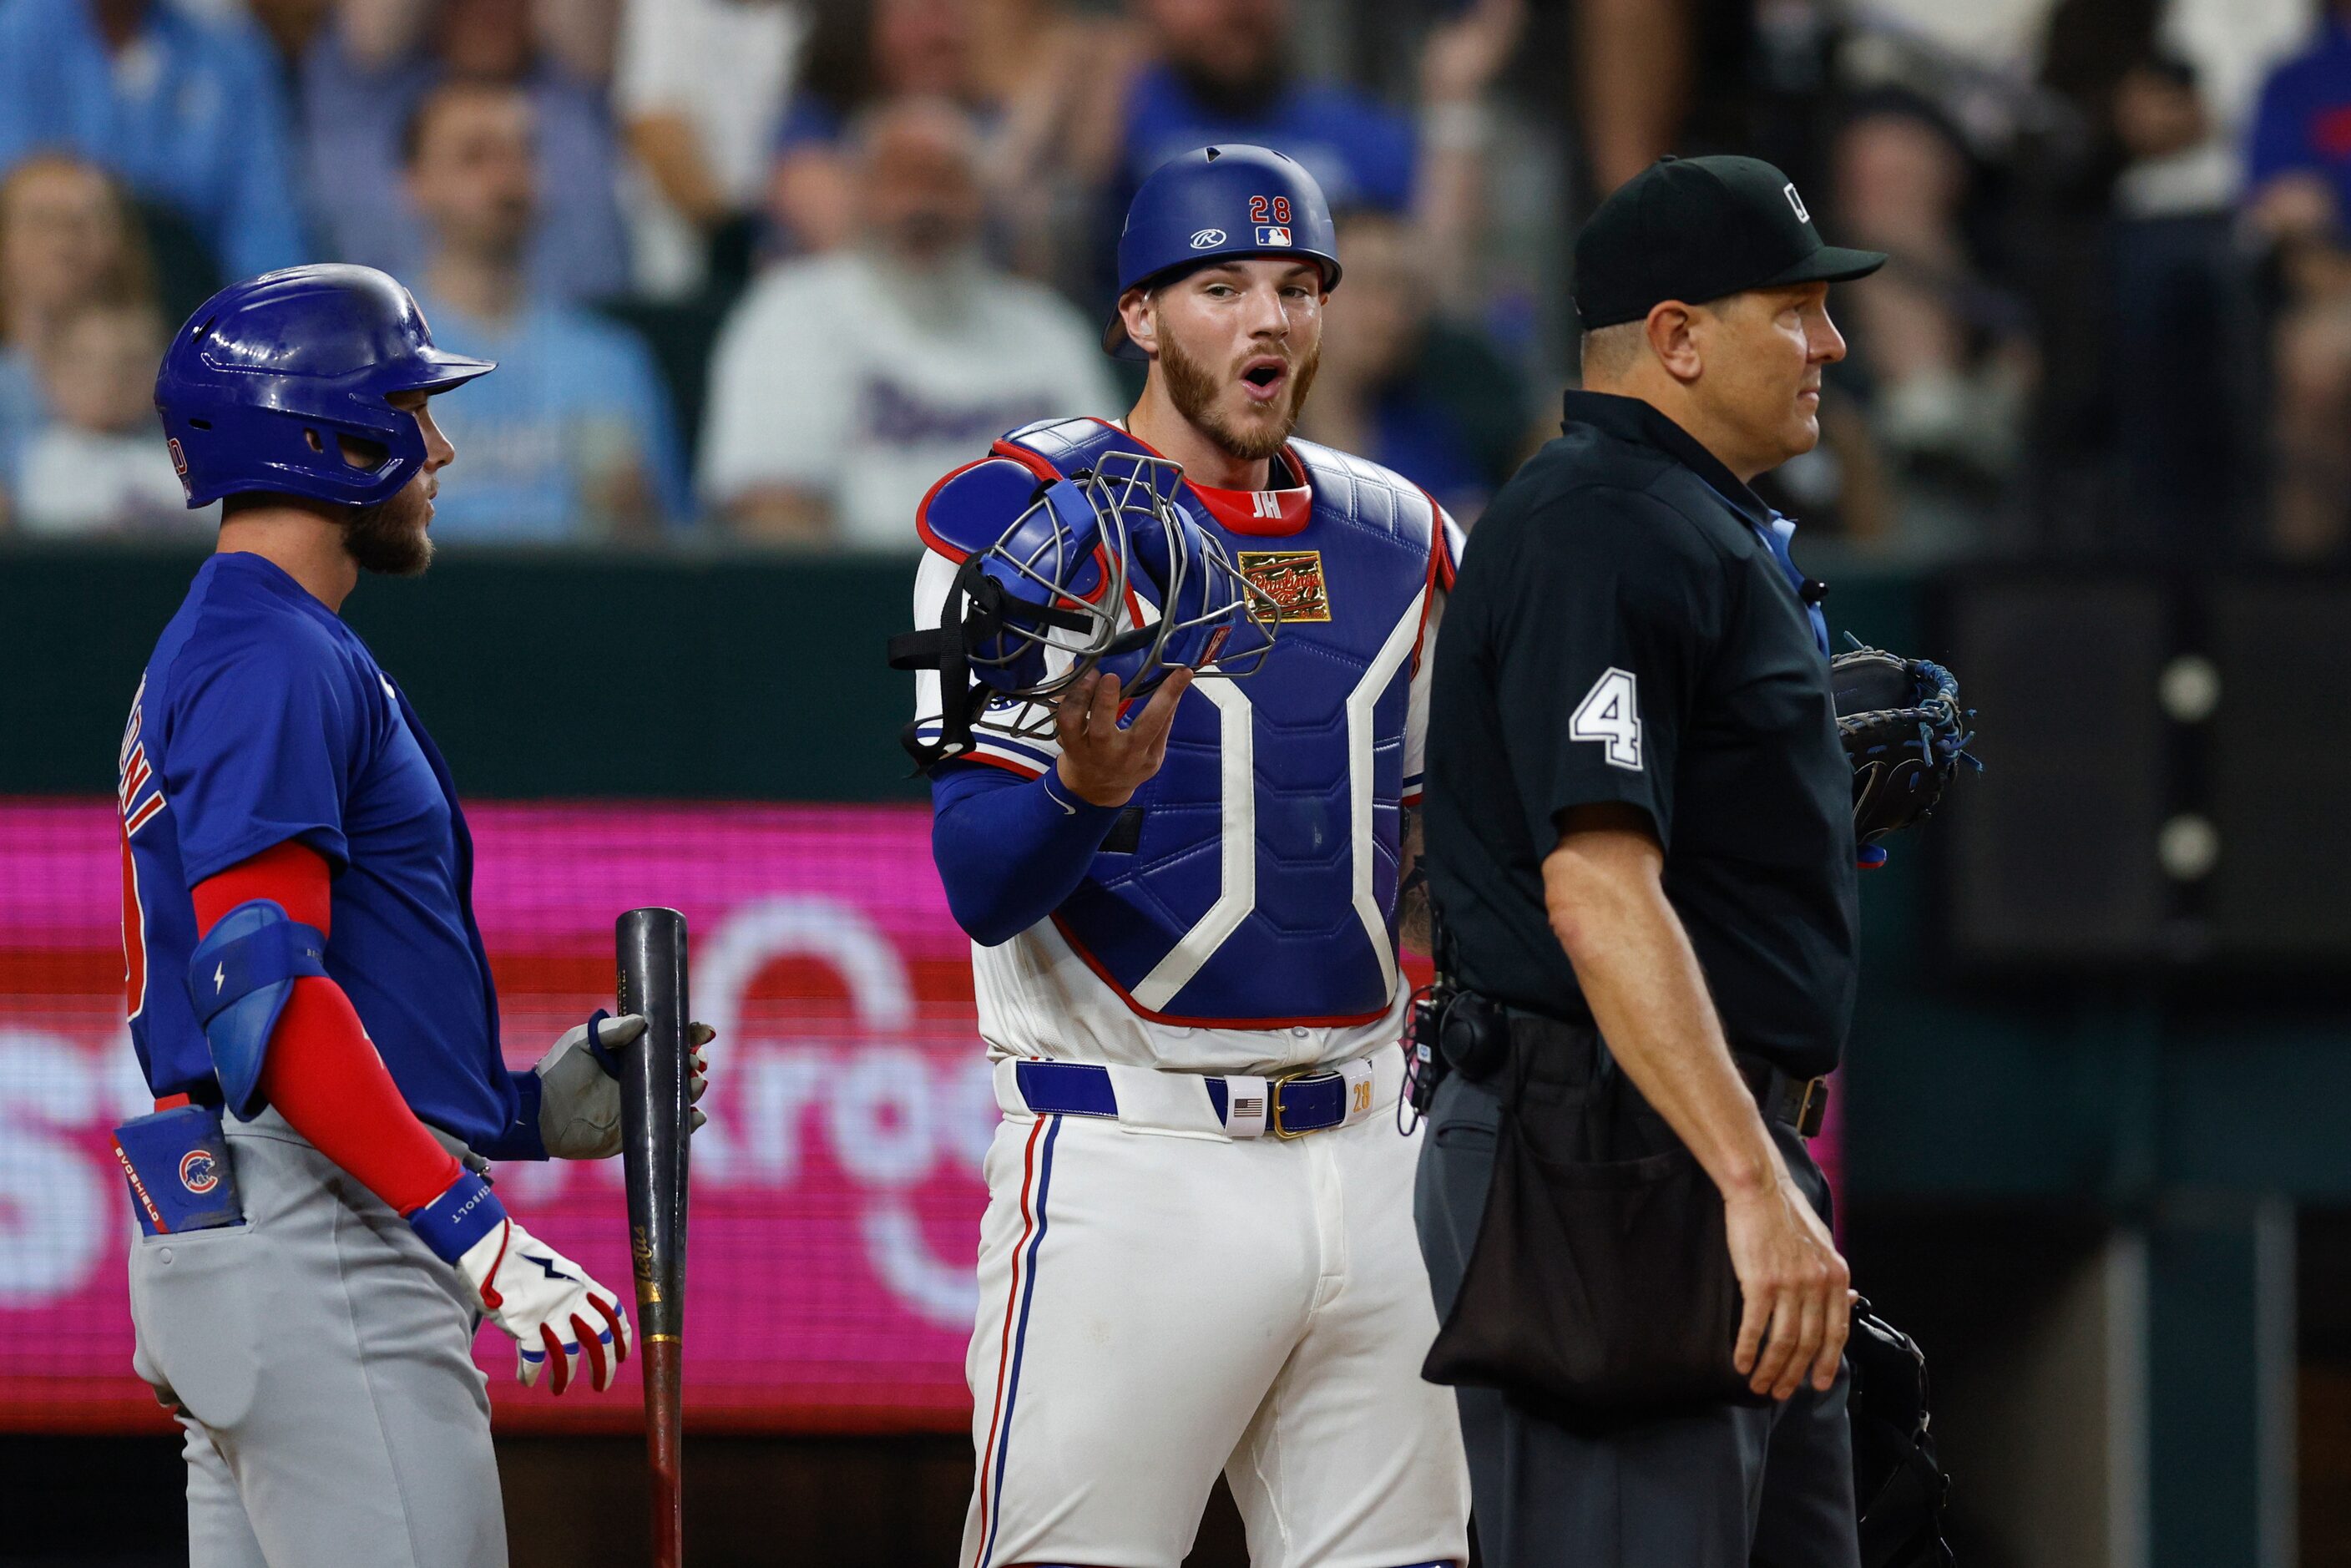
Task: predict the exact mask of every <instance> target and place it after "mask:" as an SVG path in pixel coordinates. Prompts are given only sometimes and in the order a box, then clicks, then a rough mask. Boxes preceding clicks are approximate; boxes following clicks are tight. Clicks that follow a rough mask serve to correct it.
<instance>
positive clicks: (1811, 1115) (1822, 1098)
mask: <svg viewBox="0 0 2351 1568" xmlns="http://www.w3.org/2000/svg"><path fill="white" fill-rule="evenodd" d="M1828 1111H1829V1081H1828V1080H1827V1078H1825V1077H1822V1078H1807V1079H1805V1080H1804V1097H1803V1098H1802V1100H1799V1101H1798V1102H1797V1103H1796V1135H1797V1136H1798V1137H1800V1138H1813V1137H1818V1136H1819V1135H1820V1131H1821V1124H1822V1123H1823V1121H1825V1120H1827V1119H1828Z"/></svg>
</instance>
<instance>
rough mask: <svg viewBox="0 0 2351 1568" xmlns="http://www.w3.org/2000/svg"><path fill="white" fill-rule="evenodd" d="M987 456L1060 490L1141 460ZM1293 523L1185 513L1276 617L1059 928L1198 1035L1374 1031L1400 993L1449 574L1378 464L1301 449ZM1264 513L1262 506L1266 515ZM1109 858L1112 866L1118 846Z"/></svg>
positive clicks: (1091, 434)
mask: <svg viewBox="0 0 2351 1568" xmlns="http://www.w3.org/2000/svg"><path fill="white" fill-rule="evenodd" d="M997 449H998V452H999V453H1000V454H1003V455H1008V456H1010V457H1013V458H1014V459H1015V460H1016V461H1019V462H1020V463H1022V464H1023V465H1026V466H1028V467H1029V468H1031V469H1032V470H1034V471H1035V472H1037V473H1038V474H1039V475H1040V476H1046V475H1049V474H1071V473H1075V472H1077V471H1079V470H1080V469H1081V468H1084V467H1087V466H1089V465H1093V464H1096V463H1098V462H1099V461H1100V459H1101V456H1102V454H1104V453H1106V452H1113V451H1136V450H1146V451H1147V449H1146V448H1143V447H1142V445H1141V444H1140V443H1139V442H1137V441H1136V440H1135V439H1134V437H1133V436H1131V435H1129V434H1127V433H1126V432H1124V431H1123V430H1120V429H1118V428H1116V427H1115V426H1113V425H1109V424H1105V423H1102V422H1101V421H1098V420H1087V419H1081V420H1065V421H1057V422H1049V423H1040V424H1033V425H1029V426H1027V427H1024V428H1023V429H1020V430H1018V431H1015V432H1013V433H1012V434H1011V435H1009V436H1008V437H1007V438H1006V439H1005V440H1004V441H1002V442H999V443H998V448H997ZM1285 461H1288V462H1290V463H1292V464H1294V465H1295V466H1296V468H1297V469H1298V470H1299V471H1300V477H1301V478H1302V479H1303V480H1304V482H1305V484H1304V487H1305V488H1306V489H1307V490H1308V491H1309V492H1310V493H1311V504H1310V505H1309V506H1308V507H1305V508H1304V509H1303V510H1302V511H1301V512H1296V513H1295V514H1294V515H1284V516H1281V517H1268V518H1264V519H1261V520H1259V519H1250V518H1246V517H1242V518H1234V517H1231V516H1230V509H1229V508H1228V509H1227V513H1226V515H1225V516H1221V517H1220V516H1219V515H1218V513H1217V511H1216V510H1215V509H1213V508H1211V507H1210V506H1209V505H1208V504H1207V501H1206V500H1205V499H1204V498H1203V497H1201V496H1200V495H1199V493H1198V492H1196V490H1194V489H1193V488H1192V487H1191V486H1188V485H1186V486H1181V487H1180V490H1179V495H1178V497H1177V498H1178V501H1179V504H1180V505H1181V506H1182V507H1183V508H1184V509H1185V511H1186V514H1187V515H1188V516H1189V517H1191V518H1192V519H1193V520H1194V521H1195V522H1196V523H1197V524H1198V525H1199V526H1200V527H1201V528H1203V529H1204V530H1207V531H1208V532H1209V533H1211V534H1212V535H1213V536H1214V537H1215V538H1217V540H1218V541H1219V542H1220V543H1221V544H1222V545H1223V547H1224V548H1225V549H1226V550H1227V551H1228V553H1229V554H1230V556H1231V558H1232V559H1233V560H1234V562H1235V563H1236V564H1237V565H1238V568H1239V570H1240V571H1241V573H1242V575H1243V576H1244V577H1246V578H1248V579H1249V580H1250V581H1251V582H1252V583H1253V584H1255V585H1257V586H1259V587H1260V588H1262V589H1264V590H1265V591H1268V592H1269V593H1270V594H1271V595H1272V596H1273V597H1274V599H1275V600H1276V601H1279V602H1280V606H1281V611H1282V619H1281V628H1280V636H1279V637H1277V638H1275V639H1274V642H1273V646H1272V649H1271V652H1270V653H1268V654H1267V656H1266V659H1265V663H1264V667H1263V669H1262V670H1261V671H1260V672H1259V674H1258V675H1257V676H1256V677H1255V678H1253V679H1250V680H1248V681H1239V682H1233V681H1217V682H1203V683H1201V684H1200V685H1196V686H1195V687H1194V688H1193V689H1192V690H1191V692H1189V693H1188V694H1186V697H1185V700H1184V703H1183V705H1182V706H1181V707H1179V708H1178V709H1177V710H1176V714H1175V726H1174V729H1173V731H1172V732H1171V737H1170V741H1169V745H1168V749H1167V758H1166V761H1165V764H1163V766H1162V767H1161V768H1160V770H1159V772H1158V774H1157V775H1156V776H1155V778H1153V779H1151V780H1150V781H1149V782H1148V783H1146V784H1144V786H1143V788H1142V789H1139V790H1138V791H1136V793H1135V796H1134V801H1133V802H1132V805H1131V807H1130V812H1131V820H1132V821H1133V822H1134V831H1133V832H1131V833H1129V832H1125V831H1121V832H1117V833H1113V835H1112V837H1111V839H1110V840H1109V841H1108V842H1107V843H1106V845H1105V847H1104V850H1103V852H1102V853H1100V854H1098V855H1096V856H1095V858H1094V862H1093V864H1092V868H1091V869H1090V871H1089V873H1088V874H1087V877H1086V879H1085V881H1083V882H1082V883H1080V884H1079V887H1078V889H1077V891H1076V893H1074V894H1071V897H1070V898H1069V899H1068V900H1067V901H1065V902H1064V903H1063V904H1062V905H1061V908H1060V909H1058V910H1057V911H1055V913H1054V915H1053V924H1054V925H1055V927H1056V929H1057V930H1058V931H1059V932H1060V934H1061V936H1062V937H1063V938H1064V939H1065V940H1066V941H1067V942H1068V943H1069V945H1070V946H1071V948H1072V949H1073V950H1074V951H1075V952H1076V953H1077V955H1078V956H1080V957H1081V959H1083V960H1084V962H1085V963H1086V964H1087V966H1088V967H1090V968H1092V970H1093V972H1094V973H1095V975H1096V976H1098V977H1100V978H1102V980H1103V981H1104V982H1105V983H1106V984H1108V985H1109V986H1110V987H1111V988H1113V990H1114V991H1115V992H1116V993H1117V994H1118V995H1119V996H1120V998H1122V999H1123V1000H1124V1001H1125V1002H1126V1004H1127V1005H1128V1006H1129V1007H1131V1008H1133V1009H1134V1010H1135V1011H1137V1012H1139V1013H1141V1014H1143V1015H1144V1016H1145V1017H1147V1018H1151V1019H1155V1020H1158V1021H1163V1022H1167V1023H1173V1024H1177V1025H1187V1026H1196V1027H1204V1028H1235V1029H1267V1028H1274V1027H1278V1026H1283V1025H1297V1026H1342V1025H1352V1024H1360V1023H1368V1022H1371V1021H1373V1020H1374V1019H1378V1018H1379V1017H1381V1016H1382V1015H1383V1014H1384V1012H1386V1010H1387V1009H1388V1008H1389V1006H1390V1005H1391V1003H1392V1002H1393V1000H1394V998H1395V989H1396V961H1395V925H1394V919H1395V897H1396V870H1397V864H1398V860H1399V843H1400V836H1401V827H1402V805H1403V798H1404V789H1405V718H1406V712H1407V707H1408V704H1409V697H1410V687H1411V683H1412V677H1413V674H1414V670H1415V668H1416V660H1417V656H1418V653H1419V651H1420V644H1421V641H1422V637H1423V634H1424V632H1425V631H1426V618H1427V612H1428V608H1429V603H1430V600H1431V595H1432V592H1433V591H1434V590H1435V589H1436V588H1437V586H1438V585H1439V584H1441V583H1442V582H1443V581H1444V580H1446V577H1447V573H1449V571H1450V555H1449V552H1448V550H1447V546H1446V544H1445V542H1444V537H1443V532H1442V523H1441V520H1440V517H1439V514H1438V512H1437V507H1436V505H1435V503H1434V502H1432V501H1430V500H1429V498H1428V497H1427V496H1426V494H1424V493H1423V492H1421V491H1420V490H1419V489H1417V488H1416V487H1415V486H1412V485H1410V484H1409V483H1407V482H1406V481H1405V480H1404V479H1402V478H1401V477H1399V476H1396V475H1395V474H1392V473H1390V472H1389V471H1388V470H1386V469H1384V468H1381V467H1379V466H1378V465H1374V464H1371V463H1365V462H1363V461H1361V460H1360V459H1356V458H1353V457H1348V456H1346V455H1343V454H1340V453H1337V452H1332V451H1330V450H1329V449H1327V448H1323V447H1320V446H1315V445H1313V444H1310V443H1306V442H1302V441H1301V442H1292V443H1291V444H1290V448H1289V454H1288V457H1287V458H1286V459H1285ZM1269 509H1272V508H1269ZM1113 846H1115V847H1113Z"/></svg>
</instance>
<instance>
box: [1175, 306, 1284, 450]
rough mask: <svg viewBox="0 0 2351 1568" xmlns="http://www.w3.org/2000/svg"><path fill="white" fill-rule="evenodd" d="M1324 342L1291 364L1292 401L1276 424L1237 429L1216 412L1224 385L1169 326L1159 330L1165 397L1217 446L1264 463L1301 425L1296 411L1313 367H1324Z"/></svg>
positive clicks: (1177, 411) (1219, 448)
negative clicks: (1182, 343)
mask: <svg viewBox="0 0 2351 1568" xmlns="http://www.w3.org/2000/svg"><path fill="white" fill-rule="evenodd" d="M1321 368H1322V345H1321V344H1320V343H1317V344H1316V345H1315V346H1314V347H1313V349H1312V350H1310V351H1309V352H1308V353H1307V356H1306V357H1305V358H1304V359H1302V360H1298V361H1292V362H1291V364H1290V385H1289V387H1288V389H1287V390H1288V392H1289V393H1290V406H1289V407H1288V408H1286V409H1284V410H1283V411H1282V413H1281V417H1280V420H1279V422H1277V423H1275V424H1272V425H1268V426H1265V427H1263V428H1260V429H1257V430H1247V431H1245V430H1237V429H1235V428H1234V427H1233V424H1232V422H1231V421H1230V420H1228V419H1226V418H1225V417H1224V416H1223V415H1222V414H1220V413H1217V393H1218V392H1222V391H1223V390H1224V384H1223V383H1222V382H1219V381H1217V377H1216V375H1215V373H1214V372H1212V371H1210V370H1209V369H1208V367H1207V365H1205V364H1202V363H1201V362H1200V361H1197V360H1196V359H1194V358H1192V357H1191V356H1190V355H1189V354H1187V353H1186V352H1185V351H1184V350H1183V349H1182V348H1181V347H1180V346H1179V345H1178V344H1177V343H1176V341H1175V336H1174V335H1173V334H1172V333H1170V332H1168V331H1167V330H1166V329H1165V327H1163V328H1162V329H1160V333H1159V369H1160V371H1162V372H1163V373H1164V374H1165V376H1166V378H1167V398H1168V401H1169V402H1173V403H1174V404H1175V412H1176V413H1180V414H1182V415H1183V416H1184V417H1185V418H1186V420H1188V421H1190V422H1191V423H1192V425H1193V427H1194V428H1195V429H1196V430H1198V431H1199V432H1200V434H1203V435H1206V436H1207V438H1208V439H1209V440H1210V441H1212V442H1214V443H1215V444H1216V445H1217V450H1218V451H1220V452H1222V453H1224V454H1226V455H1228V456H1231V457H1237V458H1238V459H1240V460H1241V461H1242V462H1244V463H1261V462H1263V461H1264V460H1265V459H1267V458H1269V457H1271V456H1272V455H1274V454H1275V453H1277V452H1280V450H1281V448H1282V444H1283V443H1285V442H1287V441H1288V440H1289V439H1290V432H1291V431H1293V430H1296V429H1297V428H1298V415H1299V413H1300V411H1301V410H1303V409H1304V408H1305V407H1306V392H1307V389H1308V388H1310V387H1311V386H1312V385H1313V384H1314V372H1315V371H1317V370H1319V369H1321Z"/></svg>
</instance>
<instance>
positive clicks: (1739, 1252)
mask: <svg viewBox="0 0 2351 1568" xmlns="http://www.w3.org/2000/svg"><path fill="white" fill-rule="evenodd" d="M1773 1163H1774V1165H1775V1166H1778V1165H1779V1162H1778V1161H1776V1160H1775V1161H1774V1162H1773ZM1723 1215H1724V1218H1725V1219H1726V1220H1727V1221H1728V1228H1729V1237H1730V1264H1731V1267H1732V1268H1733V1269H1734V1270H1737V1272H1738V1274H1739V1288H1740V1291H1741V1292H1743V1293H1744V1294H1745V1296H1746V1298H1747V1307H1746V1313H1745V1315H1744V1316H1743V1317H1741V1318H1740V1323H1739V1344H1738V1348H1737V1349H1736V1351H1735V1352H1734V1353H1733V1354H1732V1357H1731V1360H1732V1362H1733V1364H1736V1365H1737V1366H1738V1368H1739V1370H1740V1372H1741V1373H1742V1374H1745V1375H1747V1386H1748V1387H1750V1388H1751V1389H1753V1390H1754V1391H1755V1392H1756V1393H1758V1394H1769V1395H1770V1396H1771V1397H1772V1398H1774V1399H1785V1398H1787V1397H1788V1396H1790V1395H1792V1394H1793V1393H1795V1391H1796V1390H1797V1389H1798V1388H1799V1387H1801V1386H1802V1385H1803V1383H1804V1381H1805V1379H1806V1376H1807V1375H1808V1374H1809V1375H1810V1378H1811V1381H1812V1385H1813V1387H1814V1388H1817V1389H1819V1390H1821V1391H1822V1392H1823V1393H1826V1392H1827V1391H1828V1390H1829V1388H1830V1387H1831V1386H1832V1385H1834V1384H1835V1382H1836V1375H1837V1363H1838V1362H1839V1361H1840V1360H1841V1359H1842V1358H1843V1357H1844V1341H1845V1335H1846V1333H1848V1332H1849V1331H1850V1330H1851V1329H1852V1326H1853V1314H1852V1312H1850V1310H1849V1309H1848V1307H1847V1305H1846V1302H1847V1297H1846V1293H1845V1291H1846V1287H1847V1286H1848V1285H1850V1284H1851V1283H1852V1281H1853V1275H1852V1270H1849V1269H1847V1268H1846V1267H1845V1261H1844V1258H1842V1257H1840V1256H1839V1255H1838V1253H1837V1249H1836V1243H1835V1241H1834V1240H1833V1239H1831V1238H1830V1236H1829V1231H1828V1227H1827V1226H1825V1225H1823V1224H1822V1223H1821V1217H1820V1216H1819V1215H1818V1214H1816V1213H1814V1212H1813V1206H1812V1204H1811V1203H1810V1202H1808V1201H1806V1199H1805V1197H1804V1195H1803V1193H1802V1191H1801V1190H1799V1189H1798V1187H1797V1186H1796V1184H1795V1181H1794V1180H1793V1179H1792V1177H1791V1176H1789V1175H1788V1172H1787V1170H1786V1167H1785V1166H1779V1168H1778V1170H1777V1172H1776V1179H1774V1180H1773V1182H1772V1183H1771V1186H1768V1187H1766V1188H1763V1189H1762V1190H1761V1191H1750V1192H1733V1193H1727V1194H1725V1195H1724V1197H1723Z"/></svg>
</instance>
